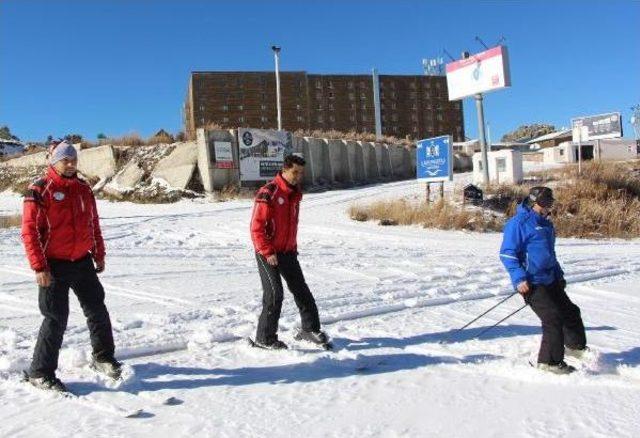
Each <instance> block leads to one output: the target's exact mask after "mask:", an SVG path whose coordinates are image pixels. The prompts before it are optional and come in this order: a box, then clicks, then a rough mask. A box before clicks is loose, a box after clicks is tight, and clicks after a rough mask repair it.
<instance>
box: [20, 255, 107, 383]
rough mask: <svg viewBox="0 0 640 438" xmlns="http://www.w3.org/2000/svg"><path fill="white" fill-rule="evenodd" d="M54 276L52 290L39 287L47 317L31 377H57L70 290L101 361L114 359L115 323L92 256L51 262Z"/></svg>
mask: <svg viewBox="0 0 640 438" xmlns="http://www.w3.org/2000/svg"><path fill="white" fill-rule="evenodd" d="M48 263H49V267H50V270H51V276H52V277H53V279H52V282H51V285H50V286H49V287H39V296H38V302H39V307H40V312H41V313H42V316H44V320H43V321H42V325H41V326H40V332H39V333H38V340H37V342H36V347H35V350H34V353H33V361H32V362H31V369H30V373H29V374H30V376H31V377H44V376H53V375H55V371H56V369H57V368H58V355H59V353H60V347H61V346H62V338H63V336H64V332H65V329H66V328H67V320H68V318H69V288H71V289H73V291H74V292H75V294H76V296H77V297H78V301H79V302H80V306H81V307H82V311H83V313H84V316H85V317H86V318H87V325H88V327H89V334H90V337H91V347H92V348H93V355H94V357H95V358H96V359H97V360H107V359H111V358H113V354H114V349H115V348H114V344H113V332H112V329H111V320H110V319H109V313H108V312H107V308H106V306H105V304H104V289H103V287H102V285H101V284H100V280H98V276H97V274H96V271H95V267H94V265H93V260H92V259H91V256H90V255H87V256H86V257H85V258H83V259H80V260H78V261H75V262H71V261H66V260H52V259H49V260H48Z"/></svg>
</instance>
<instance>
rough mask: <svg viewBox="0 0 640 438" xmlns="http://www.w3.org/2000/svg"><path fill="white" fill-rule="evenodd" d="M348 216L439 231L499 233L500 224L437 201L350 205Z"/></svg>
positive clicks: (476, 212) (498, 219)
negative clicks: (417, 225) (428, 202)
mask: <svg viewBox="0 0 640 438" xmlns="http://www.w3.org/2000/svg"><path fill="white" fill-rule="evenodd" d="M348 212H349V216H350V217H351V219H353V220H357V221H369V220H377V221H379V223H380V224H381V225H393V224H397V225H414V224H419V225H422V226H423V227H425V228H439V229H442V230H469V231H500V230H501V229H502V222H501V220H500V218H498V217H496V216H495V215H489V216H488V217H487V216H486V215H484V214H483V213H482V212H481V211H479V210H469V209H464V208H462V207H458V206H455V205H453V204H451V203H449V202H447V201H443V200H439V201H437V202H433V203H430V204H427V203H426V202H424V201H423V202H421V203H411V202H409V201H407V200H405V199H400V200H395V201H379V202H375V203H373V204H369V205H364V206H363V205H352V206H351V207H350V208H349V211H348Z"/></svg>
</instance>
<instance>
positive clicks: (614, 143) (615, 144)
mask: <svg viewBox="0 0 640 438" xmlns="http://www.w3.org/2000/svg"><path fill="white" fill-rule="evenodd" d="M581 149H582V160H584V161H588V160H597V161H624V160H633V159H635V158H637V157H638V150H637V146H636V142H635V141H634V140H625V139H623V138H611V139H602V140H593V141H589V142H583V143H582V147H581ZM543 154H544V162H545V163H577V162H578V144H577V143H573V142H570V141H567V142H564V143H561V144H559V145H558V146H555V147H550V148H545V149H543Z"/></svg>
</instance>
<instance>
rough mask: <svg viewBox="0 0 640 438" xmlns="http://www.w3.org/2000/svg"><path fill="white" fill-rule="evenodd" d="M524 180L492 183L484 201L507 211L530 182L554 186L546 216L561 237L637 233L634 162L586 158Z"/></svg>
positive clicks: (639, 205)
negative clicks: (513, 183) (578, 164)
mask: <svg viewBox="0 0 640 438" xmlns="http://www.w3.org/2000/svg"><path fill="white" fill-rule="evenodd" d="M535 176H536V177H538V178H539V179H538V181H536V182H535V183H531V184H527V185H517V186H505V185H502V186H493V187H490V188H489V189H488V190H487V191H486V192H487V193H490V194H492V195H493V197H492V198H491V200H489V201H487V206H488V207H490V208H495V209H496V210H498V211H504V212H505V214H506V216H507V217H509V216H512V215H513V213H514V212H515V207H516V205H517V203H518V202H520V201H521V200H522V199H523V198H524V197H525V196H526V194H527V193H528V191H529V188H530V187H531V186H532V185H541V184H545V185H549V186H551V187H553V188H554V196H555V198H556V203H555V206H554V209H553V213H552V217H553V222H554V224H555V226H556V231H557V234H558V236H561V237H589V238H599V237H616V238H637V237H640V163H638V162H637V161H636V162H633V161H632V162H626V163H606V162H590V163H586V164H585V165H584V166H583V169H582V173H581V175H579V176H578V174H577V169H576V167H575V166H566V167H563V168H561V169H557V170H550V171H546V172H544V173H538V174H536V175H535Z"/></svg>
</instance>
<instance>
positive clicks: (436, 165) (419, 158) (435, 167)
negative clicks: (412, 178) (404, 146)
mask: <svg viewBox="0 0 640 438" xmlns="http://www.w3.org/2000/svg"><path fill="white" fill-rule="evenodd" d="M416 166H417V169H416V170H417V171H416V175H417V178H418V179H419V180H422V181H426V182H438V181H453V139H452V138H451V136H450V135H443V136H440V137H434V138H427V139H425V140H420V141H418V143H417V145H416Z"/></svg>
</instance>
